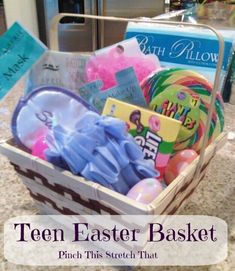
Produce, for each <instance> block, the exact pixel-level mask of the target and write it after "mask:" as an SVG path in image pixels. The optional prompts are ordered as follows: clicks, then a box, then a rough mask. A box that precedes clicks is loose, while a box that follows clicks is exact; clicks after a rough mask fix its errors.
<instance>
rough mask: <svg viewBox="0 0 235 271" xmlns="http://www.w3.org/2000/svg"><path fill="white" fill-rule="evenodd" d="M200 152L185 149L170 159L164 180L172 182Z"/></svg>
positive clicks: (167, 182)
mask: <svg viewBox="0 0 235 271" xmlns="http://www.w3.org/2000/svg"><path fill="white" fill-rule="evenodd" d="M197 156H198V154H197V153H196V152H195V151H194V150H189V149H186V150H183V151H180V152H178V153H177V154H175V155H174V156H173V158H171V159H170V161H169V163H168V164H167V166H166V169H165V176H164V180H165V182H166V184H170V183H171V182H172V181H173V180H174V179H175V178H176V177H177V176H178V175H179V174H180V173H181V172H182V171H183V170H184V169H185V168H186V167H187V166H188V165H189V164H190V163H191V162H192V161H193V160H194V159H196V158H197Z"/></svg>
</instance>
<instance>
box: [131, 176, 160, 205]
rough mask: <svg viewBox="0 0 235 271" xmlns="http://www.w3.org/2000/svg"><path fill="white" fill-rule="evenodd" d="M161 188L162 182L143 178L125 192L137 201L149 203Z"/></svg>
mask: <svg viewBox="0 0 235 271" xmlns="http://www.w3.org/2000/svg"><path fill="white" fill-rule="evenodd" d="M162 190H163V187H162V184H161V183H160V182H159V181H158V180H157V179H153V178H148V179H143V180H142V181H140V182H138V183H137V184H136V185H135V186H133V187H132V188H131V190H130V191H129V192H128V193H127V197H129V198H131V199H134V200H136V201H138V202H141V203H144V204H148V203H151V202H152V201H153V200H154V199H155V198H156V197H157V196H158V195H159V194H160V193H161V192H162Z"/></svg>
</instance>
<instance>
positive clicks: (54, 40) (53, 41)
mask: <svg viewBox="0 0 235 271" xmlns="http://www.w3.org/2000/svg"><path fill="white" fill-rule="evenodd" d="M63 17H78V18H87V19H93V20H103V21H114V22H126V23H128V22H136V23H138V22H139V23H151V24H153V23H156V24H163V25H164V24H166V25H180V26H192V27H196V28H204V29H208V30H210V31H212V32H213V33H214V34H215V35H216V37H217V39H218V43H219V55H218V62H217V66H216V73H215V79H214V85H213V90H212V95H211V99H210V108H209V110H208V116H207V121H206V129H205V134H204V135H203V140H202V148H201V151H200V156H199V161H198V164H197V167H196V171H195V175H194V178H198V177H199V175H200V172H201V169H202V166H203V161H204V155H205V150H206V146H207V143H208V136H207V135H208V133H209V129H210V123H211V119H212V113H213V110H214V106H215V100H216V92H217V89H219V80H220V73H221V68H222V63H223V57H224V39H223V37H222V35H221V34H220V33H219V32H218V31H217V30H216V29H215V28H213V27H211V26H209V25H205V24H192V23H186V22H174V21H165V20H164V21H163V20H155V19H148V20H145V19H141V18H136V19H132V18H119V17H112V16H95V15H86V14H70V13H59V14H58V15H56V16H55V17H54V18H53V19H52V21H51V27H50V33H49V41H50V47H51V49H52V50H56V51H58V50H59V45H58V24H59V22H60V20H61V19H62V18H63Z"/></svg>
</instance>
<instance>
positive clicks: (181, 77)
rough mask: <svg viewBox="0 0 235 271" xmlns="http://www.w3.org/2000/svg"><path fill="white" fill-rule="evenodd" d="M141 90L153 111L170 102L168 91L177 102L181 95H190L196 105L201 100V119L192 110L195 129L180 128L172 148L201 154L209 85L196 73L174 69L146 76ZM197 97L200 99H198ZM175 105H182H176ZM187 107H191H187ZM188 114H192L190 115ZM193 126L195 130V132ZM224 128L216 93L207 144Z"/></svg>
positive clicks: (221, 104) (221, 108) (210, 89)
mask: <svg viewBox="0 0 235 271" xmlns="http://www.w3.org/2000/svg"><path fill="white" fill-rule="evenodd" d="M179 86H181V87H182V89H180V87H179ZM141 87H142V90H143V93H144V96H145V99H146V101H147V102H148V103H149V104H150V107H151V108H152V109H154V107H156V106H158V107H159V106H160V105H161V104H160V102H163V99H164V98H166V99H169V98H170V93H171V92H174V93H175V92H177V93H175V95H177V94H179V96H178V98H179V99H181V98H182V97H183V96H182V94H183V93H184V94H185V95H191V97H192V101H193V100H194V101H195V102H197V101H199V100H200V102H199V103H198V110H199V116H200V117H199V119H198V118H197V116H196V115H195V114H196V111H195V110H194V111H195V112H194V113H193V115H194V120H195V121H196V123H195V126H194V129H192V130H189V129H188V131H183V129H182V130H181V132H180V134H179V137H178V139H177V143H176V144H175V146H174V150H182V149H185V148H188V147H190V148H192V149H194V150H196V151H200V149H201V146H202V138H203V135H204V133H205V127H206V121H207V115H208V110H209V107H210V96H211V92H212V84H211V83H210V82H209V81H208V80H207V79H206V78H205V77H203V76H202V75H201V74H199V73H197V72H194V71H191V70H185V69H180V68H173V69H169V70H162V71H160V72H158V73H155V74H154V75H151V76H149V78H147V79H145V80H144V81H143V82H142V84H141ZM171 95H173V97H174V99H175V96H174V94H171ZM198 97H199V98H200V99H199V100H198ZM195 98H196V99H195ZM169 100H170V99H169ZM174 101H175V100H173V102H174ZM170 102H171V101H170ZM178 104H182V103H180V102H179V103H178ZM188 106H189V107H190V108H192V106H191V105H190V104H189V105H188ZM190 111H191V110H190ZM189 114H190V115H191V114H192V112H191V113H189ZM176 115H177V114H176ZM190 115H188V117H192V116H190ZM198 121H199V123H198ZM195 127H197V129H196V128H195ZM223 127H224V106H223V101H222V98H221V95H220V94H219V93H217V96H216V102H215V109H214V110H213V114H212V120H211V125H210V130H209V135H208V136H209V143H210V142H211V141H212V140H214V139H215V138H216V137H217V136H218V135H219V134H220V133H221V132H222V130H223ZM195 130H196V131H195ZM190 132H191V134H190ZM187 137H188V138H187Z"/></svg>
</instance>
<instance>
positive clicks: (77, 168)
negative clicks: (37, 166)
mask: <svg viewBox="0 0 235 271" xmlns="http://www.w3.org/2000/svg"><path fill="white" fill-rule="evenodd" d="M48 139H49V141H50V144H49V147H50V148H51V150H50V151H48V150H47V151H46V157H47V160H48V161H50V162H52V163H54V164H57V165H58V166H61V165H63V166H64V164H66V165H67V166H68V167H69V169H70V170H71V171H72V172H73V173H74V174H81V175H82V176H83V177H85V178H86V179H88V180H91V181H94V182H97V183H99V184H101V185H103V186H106V187H108V188H110V189H113V190H115V191H117V192H119V193H122V194H126V193H127V192H128V191H129V190H130V188H131V187H132V186H134V185H135V184H136V183H137V182H139V181H140V180H142V179H145V178H152V177H158V176H159V174H158V172H157V171H156V170H155V169H154V168H153V166H151V165H150V164H149V163H148V161H145V160H144V159H143V153H142V151H141V149H140V147H139V146H138V145H137V144H136V142H135V141H134V139H133V138H132V137H131V136H130V135H129V134H128V133H127V131H126V124H125V122H123V121H121V120H119V119H115V118H112V117H107V116H99V115H98V114H97V113H95V112H87V113H86V114H85V115H84V116H83V117H82V118H80V120H79V121H78V122H77V123H76V125H75V130H74V131H68V130H66V129H64V128H63V127H61V126H60V125H57V126H55V127H52V129H51V134H50V135H49V138H48ZM52 139H53V140H54V143H52V141H53V140H52Z"/></svg>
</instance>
